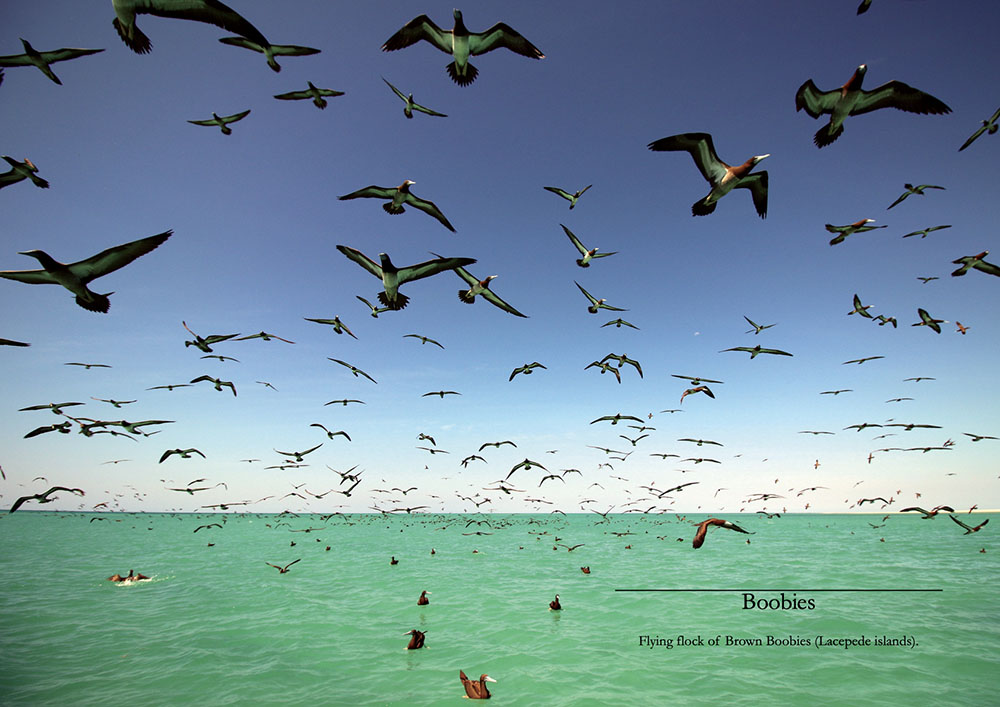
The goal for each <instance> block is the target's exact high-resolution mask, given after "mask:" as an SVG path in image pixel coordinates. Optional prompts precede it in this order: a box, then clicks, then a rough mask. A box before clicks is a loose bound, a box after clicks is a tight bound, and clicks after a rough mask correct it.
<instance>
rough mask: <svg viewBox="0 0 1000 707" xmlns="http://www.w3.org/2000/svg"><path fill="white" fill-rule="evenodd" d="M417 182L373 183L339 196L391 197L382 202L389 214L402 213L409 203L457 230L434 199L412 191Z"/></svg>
mask: <svg viewBox="0 0 1000 707" xmlns="http://www.w3.org/2000/svg"><path fill="white" fill-rule="evenodd" d="M411 184H416V182H414V181H413V180H411V179H406V180H404V181H403V183H402V184H400V185H399V186H398V187H379V186H375V185H374V184H372V185H371V186H367V187H365V188H364V189H358V190H357V191H353V192H351V193H350V194H344V195H343V196H338V197H337V198H338V199H340V200H341V201H345V200H347V199H361V198H369V199H390V202H389V203H388V204H382V208H383V209H385V211H386V213H388V214H401V213H403V212H404V211H405V210H406V209H404V208H403V204H409V205H410V206H412V207H413V208H415V209H420V210H421V211H423V212H424V213H425V214H428V215H430V216H433V217H434V218H436V219H437V220H438V221H440V222H441V224H442V225H443V226H444V227H445V228H447V229H448V230H449V231H451V232H452V233H454V232H455V227H454V226H452V225H451V223H450V222H449V221H448V219H446V218H445V216H444V214H443V213H441V209H439V208H438V207H437V206H436V205H435V204H434V202H433V201H428V200H427V199H421V198H420V197H418V196H417V195H415V194H413V193H412V192H410V185H411Z"/></svg>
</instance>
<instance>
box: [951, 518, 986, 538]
mask: <svg viewBox="0 0 1000 707" xmlns="http://www.w3.org/2000/svg"><path fill="white" fill-rule="evenodd" d="M948 517H949V518H951V519H952V520H953V521H955V522H956V523H958V524H959V525H960V526H962V527H963V528H965V534H966V535H969V534H970V533H978V532H979V530H980V528H982V527H983V526H984V525H986V524H987V523H989V522H990V519H989V518H987V519H986V520H984V521H983V522H982V523H980V524H979V525H977V526H975V527H972V526H971V525H966V524H965V523H963V522H962V521H960V520H959V519H958V518H956V517H955V516H952V515H950V516H948Z"/></svg>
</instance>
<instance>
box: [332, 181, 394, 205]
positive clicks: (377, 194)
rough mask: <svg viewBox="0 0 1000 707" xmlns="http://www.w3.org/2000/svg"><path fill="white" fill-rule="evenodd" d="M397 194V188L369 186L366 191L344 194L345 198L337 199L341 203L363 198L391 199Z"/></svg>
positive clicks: (360, 190)
mask: <svg viewBox="0 0 1000 707" xmlns="http://www.w3.org/2000/svg"><path fill="white" fill-rule="evenodd" d="M395 193H396V189H395V187H393V188H391V189H390V188H387V187H377V186H375V185H374V184H372V185H371V186H367V187H365V188H364V189H358V190H357V191H352V192H351V193H350V194H344V195H343V196H338V197H337V198H338V199H340V200H341V201H345V200H346V199H361V198H372V199H391V198H392V197H393V195H394V194H395Z"/></svg>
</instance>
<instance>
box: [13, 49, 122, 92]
mask: <svg viewBox="0 0 1000 707" xmlns="http://www.w3.org/2000/svg"><path fill="white" fill-rule="evenodd" d="M21 44H22V45H23V46H24V53H23V54H10V55H8V56H0V66H37V67H38V70H39V71H41V72H42V73H43V74H45V75H46V76H48V77H49V78H50V79H51V80H52V81H54V82H55V83H57V84H59V85H60V86H61V85H62V81H60V80H59V77H58V76H56V75H55V72H54V71H52V67H50V66H49V64H54V63H55V62H57V61H67V60H68V59H76V58H78V57H81V56H89V55H90V54H97V53H98V52H103V51H104V50H103V49H73V48H68V47H67V48H63V49H54V50H52V51H47V52H40V51H38V50H37V49H35V48H34V47H32V46H31V45H30V44H29V43H28V41H27V40H26V39H22V40H21Z"/></svg>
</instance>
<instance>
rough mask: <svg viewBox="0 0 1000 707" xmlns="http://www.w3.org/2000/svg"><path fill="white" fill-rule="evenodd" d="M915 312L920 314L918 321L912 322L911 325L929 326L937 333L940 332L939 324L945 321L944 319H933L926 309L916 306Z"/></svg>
mask: <svg viewBox="0 0 1000 707" xmlns="http://www.w3.org/2000/svg"><path fill="white" fill-rule="evenodd" d="M917 314H918V315H919V316H920V321H919V322H916V323H915V324H912V325H911V326H926V327H930V328H931V329H933V330H934V331H935V332H937V333H938V334H940V333H941V324H943V323H944V322H945V320H944V319H935V318H934V317H932V316H931V315H930V314H928V313H927V310H926V309H923V308H920V307H918V308H917Z"/></svg>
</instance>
